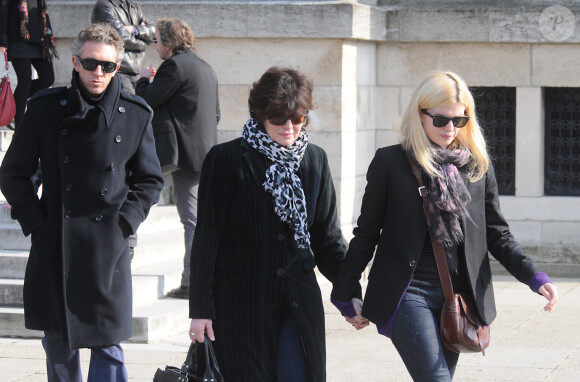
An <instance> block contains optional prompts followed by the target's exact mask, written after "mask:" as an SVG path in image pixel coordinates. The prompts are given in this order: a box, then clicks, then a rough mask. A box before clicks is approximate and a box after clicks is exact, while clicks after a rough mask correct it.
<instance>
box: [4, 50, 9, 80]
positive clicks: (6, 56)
mask: <svg viewBox="0 0 580 382" xmlns="http://www.w3.org/2000/svg"><path fill="white" fill-rule="evenodd" d="M4 62H5V64H6V72H8V69H10V67H9V66H8V53H6V51H4ZM6 77H8V73H6Z"/></svg>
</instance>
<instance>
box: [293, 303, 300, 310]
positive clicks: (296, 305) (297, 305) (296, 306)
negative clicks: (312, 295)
mask: <svg viewBox="0 0 580 382" xmlns="http://www.w3.org/2000/svg"><path fill="white" fill-rule="evenodd" d="M292 306H293V307H294V308H298V307H299V306H300V305H299V304H298V303H297V302H296V301H292Z"/></svg>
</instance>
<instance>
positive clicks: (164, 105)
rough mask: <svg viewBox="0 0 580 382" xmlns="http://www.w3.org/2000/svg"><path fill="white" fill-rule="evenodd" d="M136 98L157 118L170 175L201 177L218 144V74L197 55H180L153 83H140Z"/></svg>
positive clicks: (159, 152) (159, 146)
mask: <svg viewBox="0 0 580 382" xmlns="http://www.w3.org/2000/svg"><path fill="white" fill-rule="evenodd" d="M135 93H136V94H138V95H140V96H141V97H143V98H144V99H145V101H147V103H148V104H149V106H151V108H152V109H153V111H154V112H155V114H154V116H153V133H154V135H155V146H156V149H157V155H158V157H159V161H160V162H161V167H162V168H163V169H164V172H167V170H169V171H170V170H172V169H175V166H177V167H179V168H180V169H182V170H186V171H190V172H193V171H201V166H202V164H203V160H204V158H205V156H206V154H207V152H208V151H209V149H210V148H212V146H214V145H215V144H216V143H217V124H218V122H219V120H220V105H219V99H218V82H217V76H216V74H215V71H214V70H213V68H212V67H211V66H210V65H209V64H208V63H207V62H205V61H204V60H202V59H201V58H199V57H198V56H197V55H195V54H194V53H193V52H191V51H187V52H184V53H178V54H175V55H173V56H171V57H170V58H168V59H167V60H165V61H163V63H162V64H161V65H160V66H159V69H158V70H157V74H156V75H155V78H154V80H153V82H149V80H148V79H147V78H141V79H139V81H137V84H136V90H135Z"/></svg>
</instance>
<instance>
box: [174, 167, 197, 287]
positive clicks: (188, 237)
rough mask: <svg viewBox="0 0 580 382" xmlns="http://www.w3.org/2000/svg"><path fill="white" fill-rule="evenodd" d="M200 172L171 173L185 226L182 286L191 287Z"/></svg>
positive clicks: (182, 221) (177, 205)
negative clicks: (190, 279)
mask: <svg viewBox="0 0 580 382" xmlns="http://www.w3.org/2000/svg"><path fill="white" fill-rule="evenodd" d="M199 176H200V173H199V172H193V173H190V172H187V171H183V170H176V171H174V172H172V173H171V178H172V179H173V197H174V198H175V206H176V207H177V213H178V214H179V220H180V221H181V224H183V230H184V240H185V254H184V255H183V273H182V274H181V285H183V286H186V287H188V286H189V273H190V268H189V267H190V263H191V244H192V242H193V234H194V233H195V226H196V225H197V190H198V189H199Z"/></svg>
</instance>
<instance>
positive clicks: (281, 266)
mask: <svg viewBox="0 0 580 382" xmlns="http://www.w3.org/2000/svg"><path fill="white" fill-rule="evenodd" d="M267 167H268V163H267V161H266V157H264V156H263V155H262V154H260V153H259V152H258V151H256V150H255V149H253V148H251V147H250V146H249V145H248V144H247V143H246V142H245V141H244V140H242V139H236V140H234V141H231V142H228V143H224V144H220V145H217V146H215V147H214V148H212V150H210V152H209V153H208V155H207V157H206V160H205V162H204V165H203V169H202V173H201V180H200V188H199V210H198V211H199V216H198V224H197V228H196V231H195V237H194V240H193V250H192V260H191V283H190V308H189V310H190V317H191V318H209V319H213V328H214V331H215V337H216V340H215V350H216V355H217V358H218V361H219V364H220V369H221V370H222V371H223V375H224V378H225V379H226V380H235V381H236V382H250V381H251V382H256V381H273V380H275V377H276V349H277V342H278V332H279V328H278V324H279V322H278V321H279V317H280V311H281V309H282V307H283V306H284V305H285V306H286V307H288V308H289V309H290V310H291V312H292V314H293V315H294V317H295V319H296V324H297V326H298V330H299V332H300V338H301V341H302V345H303V346H302V347H303V349H304V352H305V356H306V362H307V368H308V374H309V380H310V381H324V380H325V378H326V369H325V363H326V352H325V334H324V328H325V326H324V311H323V306H322V297H321V292H320V288H319V286H318V283H317V280H316V274H315V272H314V268H315V266H318V269H319V270H320V271H321V272H322V274H324V275H325V276H326V277H327V278H328V279H329V280H331V281H332V280H334V277H335V274H336V271H337V269H338V266H339V265H340V263H341V262H342V260H343V257H344V254H345V247H344V245H343V242H342V238H341V237H342V234H341V231H340V228H339V227H338V224H337V223H338V222H337V213H336V196H335V191H334V186H333V182H332V177H331V175H330V170H329V167H328V163H327V157H326V153H325V152H324V151H323V150H322V149H321V148H320V147H317V146H315V145H313V144H309V145H308V148H307V149H306V153H305V155H304V158H303V159H302V162H301V165H300V168H299V170H298V176H299V177H300V180H301V182H302V186H303V190H304V194H305V198H306V207H307V214H308V228H309V232H310V235H311V245H310V249H308V248H305V249H301V248H298V247H297V245H296V241H295V240H294V231H293V230H292V229H290V227H289V226H288V225H287V224H286V223H283V222H282V221H281V220H280V218H279V217H278V215H276V214H275V212H274V203H273V202H272V195H271V194H270V193H268V192H266V191H265V190H264V188H263V186H262V184H263V183H264V180H265V174H266V169H267Z"/></svg>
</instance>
